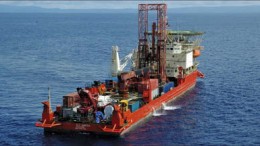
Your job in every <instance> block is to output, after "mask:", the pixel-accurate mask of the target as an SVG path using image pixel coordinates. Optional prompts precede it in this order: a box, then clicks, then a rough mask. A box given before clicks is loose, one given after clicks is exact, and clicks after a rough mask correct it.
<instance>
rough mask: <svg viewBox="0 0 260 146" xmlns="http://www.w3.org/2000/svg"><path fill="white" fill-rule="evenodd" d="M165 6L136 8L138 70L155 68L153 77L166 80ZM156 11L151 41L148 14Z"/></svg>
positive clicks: (144, 5)
mask: <svg viewBox="0 0 260 146" xmlns="http://www.w3.org/2000/svg"><path fill="white" fill-rule="evenodd" d="M166 10H167V5H166V4H139V6H138V38H139V44H138V60H139V63H138V68H139V69H141V68H144V67H151V66H156V69H155V70H154V72H153V75H154V76H159V75H160V76H161V79H162V81H165V80H166V73H165V64H166V37H167V36H166V35H167V30H166V29H167V16H166ZM149 11H156V12H157V13H156V14H157V19H156V22H153V23H152V25H151V27H152V39H149V38H148V22H149V21H148V12H149Z"/></svg>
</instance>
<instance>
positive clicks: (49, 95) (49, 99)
mask: <svg viewBox="0 0 260 146" xmlns="http://www.w3.org/2000/svg"><path fill="white" fill-rule="evenodd" d="M48 92H49V94H48V101H49V106H50V110H51V89H50V87H48Z"/></svg>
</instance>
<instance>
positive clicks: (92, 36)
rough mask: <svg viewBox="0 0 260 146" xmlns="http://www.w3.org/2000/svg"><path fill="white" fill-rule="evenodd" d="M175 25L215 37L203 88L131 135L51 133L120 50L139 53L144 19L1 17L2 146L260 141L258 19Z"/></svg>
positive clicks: (220, 17) (173, 21)
mask: <svg viewBox="0 0 260 146" xmlns="http://www.w3.org/2000/svg"><path fill="white" fill-rule="evenodd" d="M168 18H169V23H170V26H171V28H172V29H178V30H181V29H184V30H197V31H203V32H206V34H205V35H204V37H203V42H202V45H203V46H204V47H205V50H203V52H202V55H201V56H200V57H199V58H198V61H199V62H200V65H199V70H200V71H202V72H203V73H204V74H205V76H206V77H205V79H199V80H198V81H197V84H196V86H195V88H194V89H193V90H191V91H189V92H188V93H186V94H185V95H183V96H182V98H179V99H177V100H175V101H173V102H171V103H169V104H168V106H178V107H180V108H176V109H175V110H167V111H166V115H162V116H155V117H151V118H150V119H149V120H148V121H147V122H145V123H143V124H142V125H140V126H139V127H138V128H136V129H134V130H133V131H131V132H129V133H127V134H126V135H124V136H123V137H119V138H111V137H102V136H90V135H75V134H74V135H58V134H53V135H44V133H43V129H41V128H36V127H35V126H34V123H35V122H36V121H37V119H39V118H41V112H42V104H41V102H42V101H43V100H46V99H47V96H48V90H47V89H48V87H51V92H52V93H51V95H52V105H53V108H54V105H56V104H60V103H62V96H63V95H65V94H66V93H69V92H73V91H75V90H76V87H83V86H84V85H85V84H88V83H89V82H91V81H93V80H96V79H99V80H104V79H106V78H107V77H108V75H109V71H110V67H109V66H110V55H111V46H112V45H118V46H119V47H120V56H121V57H122V56H125V55H126V54H127V53H129V52H130V51H131V50H132V49H133V48H136V47H137V14H131V13H122V14H113V13H111V14H105V13H104V14H103V13H99V14H95V13H92V14H7V13H6V14H0V99H1V102H0V145H145V144H147V145H151V144H152V145H172V144H185V145H198V144H203V145H260V124H259V121H260V114H259V107H260V93H259V91H260V58H259V57H260V48H259V46H260V37H259V28H260V17H259V14H253V13H252V14H174V13H169V14H168Z"/></svg>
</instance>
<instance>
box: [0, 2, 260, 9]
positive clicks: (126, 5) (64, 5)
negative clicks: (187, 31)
mask: <svg viewBox="0 0 260 146" xmlns="http://www.w3.org/2000/svg"><path fill="white" fill-rule="evenodd" d="M148 2H149V3H158V1H157V2H153V1H0V4H5V5H11V6H35V7H41V8H59V9H136V8H137V5H138V4H139V3H148ZM165 3H167V4H168V8H179V7H213V6H247V5H260V1H166V2H165Z"/></svg>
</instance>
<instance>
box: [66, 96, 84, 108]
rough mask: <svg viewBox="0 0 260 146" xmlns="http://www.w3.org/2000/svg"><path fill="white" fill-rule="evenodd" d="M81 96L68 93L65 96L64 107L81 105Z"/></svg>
mask: <svg viewBox="0 0 260 146" xmlns="http://www.w3.org/2000/svg"><path fill="white" fill-rule="evenodd" d="M79 100H80V98H79V96H78V94H72V95H69V96H68V95H66V96H63V107H66V108H71V107H75V106H77V105H79Z"/></svg>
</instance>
